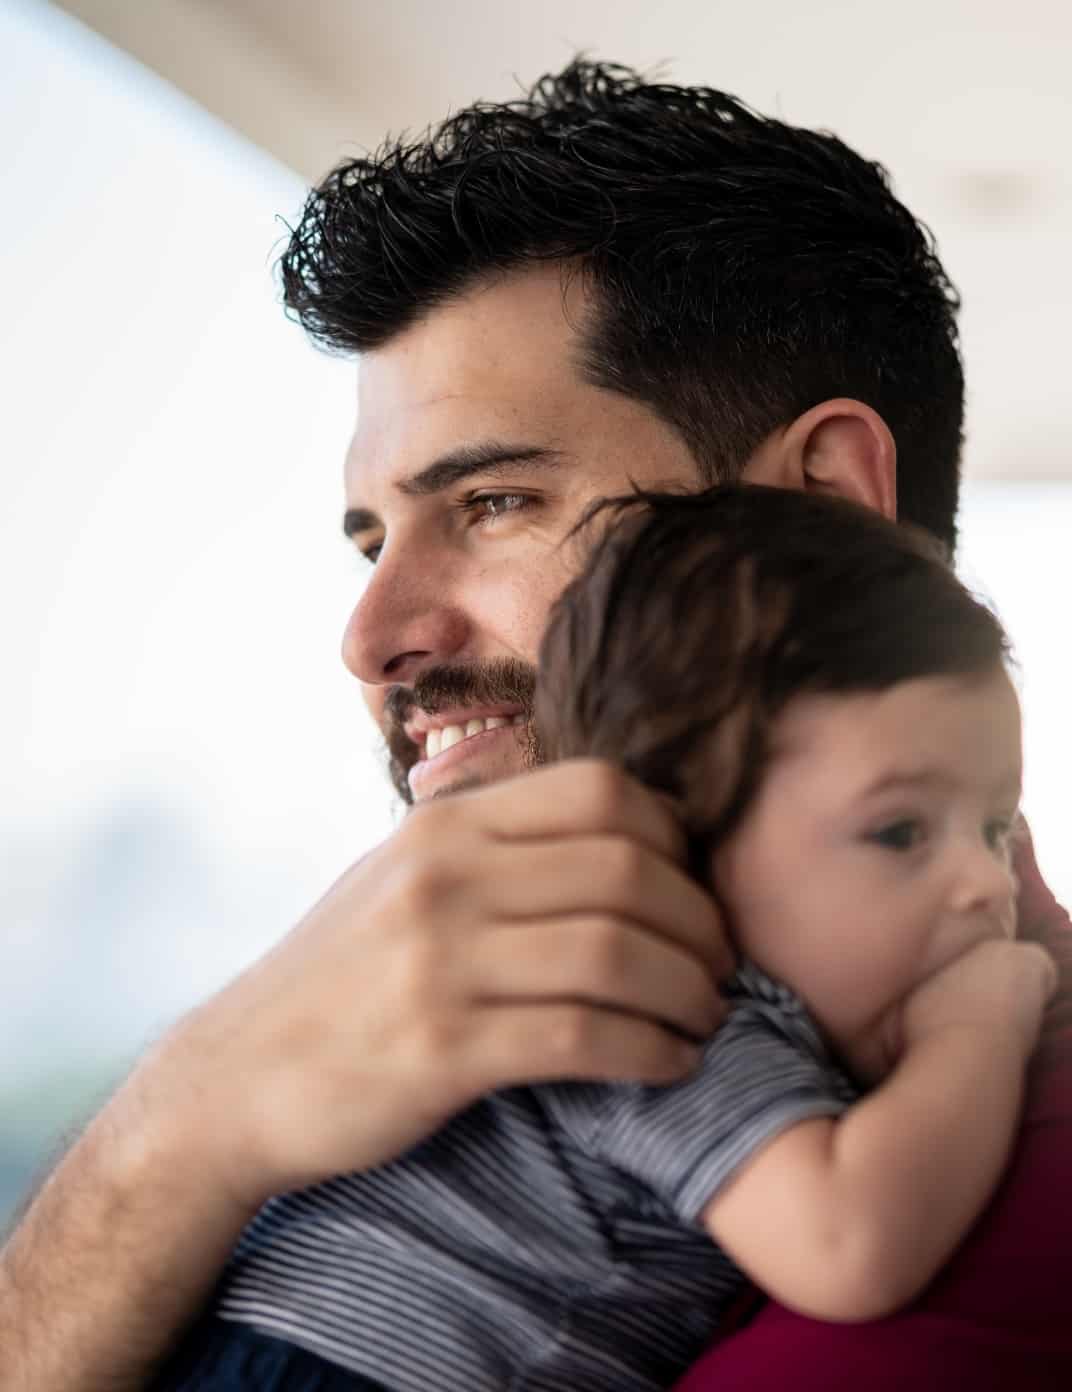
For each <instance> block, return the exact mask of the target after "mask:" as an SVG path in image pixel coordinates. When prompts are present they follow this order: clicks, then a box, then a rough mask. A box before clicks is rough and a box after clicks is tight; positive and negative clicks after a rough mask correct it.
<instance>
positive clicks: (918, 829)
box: [870, 817, 926, 851]
mask: <svg viewBox="0 0 1072 1392" xmlns="http://www.w3.org/2000/svg"><path fill="white" fill-rule="evenodd" d="M925 834H926V828H925V827H924V825H923V823H922V822H921V821H919V820H918V818H915V817H902V818H901V819H900V821H896V822H890V823H889V824H888V825H887V826H884V827H879V828H878V830H877V831H873V832H872V833H871V836H870V840H872V841H873V842H875V844H876V845H878V846H884V847H885V848H886V850H889V851H911V850H914V849H915V848H916V847H917V846H918V845H920V844H921V843H922V841H923V839H924V836H925Z"/></svg>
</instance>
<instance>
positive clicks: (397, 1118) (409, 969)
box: [0, 64, 1056, 1392]
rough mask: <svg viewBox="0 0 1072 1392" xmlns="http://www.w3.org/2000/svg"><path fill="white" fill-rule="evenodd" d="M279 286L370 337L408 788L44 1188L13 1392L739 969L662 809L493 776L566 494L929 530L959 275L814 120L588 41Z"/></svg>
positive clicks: (365, 347)
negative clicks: (304, 1208) (731, 499)
mask: <svg viewBox="0 0 1072 1392" xmlns="http://www.w3.org/2000/svg"><path fill="white" fill-rule="evenodd" d="M283 270H284V285H285V289H286V298H287V302H288V304H289V306H290V307H291V310H292V312H294V313H295V314H296V315H297V316H298V317H299V318H301V320H302V322H303V323H304V324H305V325H306V327H307V328H308V329H310V331H312V332H313V333H314V334H315V335H317V336H318V337H319V338H321V339H322V340H324V341H326V342H328V343H331V344H333V345H334V346H336V347H340V348H345V349H349V350H354V351H356V352H357V353H358V354H359V355H360V361H359V383H358V424H357V431H356V434H355V436H354V441H353V444H352V446H351V449H350V452H349V455H348V459H347V470H346V475H347V478H346V488H347V513H346V529H347V531H348V533H349V534H350V535H351V536H352V537H353V539H354V541H355V543H356V544H357V546H358V547H359V548H360V549H361V550H362V551H363V552H364V554H365V555H366V556H367V557H368V558H369V560H370V562H371V563H372V567H373V568H372V570H371V574H370V578H369V582H368V585H367V588H366V589H365V590H364V592H363V594H362V596H361V598H360V600H359V602H358V604H357V607H356V609H355V611H354V614H353V617H352V618H351V620H350V623H349V625H348V627H347V631H346V636H345V640H344V658H345V661H346V663H347V665H348V666H349V667H350V669H351V671H353V672H354V674H355V675H356V676H357V677H358V679H359V680H360V681H361V682H362V684H363V690H364V693H365V696H366V699H367V701H368V703H369V706H370V709H371V710H372V712H373V714H374V716H375V718H376V719H377V720H378V721H379V722H380V723H381V725H382V727H383V728H384V731H385V733H386V735H387V737H388V742H389V747H390V750H391V756H392V769H393V772H394V775H395V780H396V784H397V785H398V787H399V789H400V791H401V792H402V793H403V795H404V796H406V797H407V798H410V799H412V800H413V801H414V802H415V803H417V804H419V806H418V807H417V810H416V811H415V812H414V813H413V815H411V816H410V817H409V818H407V820H406V822H405V823H404V825H403V826H402V827H401V828H400V829H399V831H398V832H397V833H396V834H395V835H394V836H393V837H392V838H391V839H390V840H389V841H388V842H387V843H385V844H384V845H383V846H382V847H380V848H379V849H378V850H377V851H375V852H374V853H373V854H372V855H370V856H368V857H366V858H365V859H364V860H363V861H361V862H359V863H358V864H357V865H355V866H354V867H352V868H351V869H350V870H349V871H348V872H347V873H346V874H345V875H344V876H343V877H342V879H340V880H339V882H338V883H337V884H336V885H334V886H333V887H332V888H331V889H330V890H329V891H328V893H327V894H326V895H325V896H324V898H323V899H322V900H321V901H320V902H319V903H318V904H317V905H316V906H315V907H314V908H313V909H312V910H311V912H310V913H309V914H308V915H307V917H306V918H305V919H304V920H303V921H302V922H301V923H300V924H299V925H298V926H297V927H296V928H295V929H294V931H293V932H292V933H291V934H290V935H288V937H287V938H286V939H285V940H284V941H283V942H282V943H281V944H280V945H279V946H278V947H277V948H276V949H275V950H274V951H273V952H272V953H270V954H269V955H268V956H267V957H266V958H264V959H263V960H262V961H261V962H259V963H258V964H256V965H255V966H254V967H253V968H251V969H250V970H249V971H247V972H246V973H245V974H243V975H242V976H241V977H240V978H239V979H238V980H236V981H235V982H234V983H232V984H231V985H230V986H229V987H227V988H226V989H225V990H224V991H222V992H221V993H220V994H219V995H217V996H216V997H214V998H213V999H212V1000H210V1001H208V1002H207V1003H206V1004H204V1005H203V1006H201V1007H200V1008H199V1009H197V1010H195V1011H194V1012H192V1013H191V1014H190V1015H189V1016H188V1017H187V1018H186V1019H184V1020H183V1021H181V1022H180V1023H179V1024H178V1026H176V1028H175V1029H174V1030H173V1031H172V1032H171V1033H170V1035H169V1036H168V1037H166V1038H165V1039H164V1040H163V1041H162V1042H161V1043H160V1044H159V1045H158V1046H157V1047H156V1048H155V1049H154V1050H153V1051H152V1052H151V1053H150V1054H149V1056H148V1057H146V1059H145V1060H144V1061H143V1062H142V1064H141V1065H140V1066H139V1067H138V1068H137V1069H136V1070H135V1072H134V1073H133V1075H132V1076H131V1078H130V1079H129V1080H128V1082H127V1083H126V1085H125V1086H124V1087H123V1088H122V1089H121V1090H120V1091H119V1093H118V1094H117V1095H116V1097H115V1098H114V1099H113V1100H112V1102H111V1103H110V1104H109V1106H108V1107H106V1108H105V1110H104V1111H103V1112H102V1113H101V1115H100V1116H99V1117H98V1118H97V1120H96V1121H95V1122H94V1123H93V1124H92V1125H91V1126H90V1127H89V1128H88V1130H87V1131H86V1133H85V1135H84V1136H83V1137H82V1139H81V1140H80V1142H79V1143H78V1144H77V1145H76V1146H75V1147H74V1148H73V1149H72V1151H71V1152H70V1154H69V1155H68V1156H67V1157H66V1159H65V1160H64V1162H63V1163H62V1164H61V1165H60V1166H59V1167H58V1169H57V1170H56V1172H55V1174H54V1175H53V1176H52V1178H51V1179H50V1181H49V1182H48V1183H47V1184H46V1185H45V1186H44V1188H43V1189H42V1191H41V1193H40V1194H39V1195H38V1196H37V1198H36V1200H35V1202H34V1204H33V1205H32V1206H31V1208H30V1209H29V1211H28V1213H27V1214H26V1216H25V1218H24V1219H23V1222H22V1224H21V1226H20V1228H19V1229H18V1230H17V1231H16V1233H15V1235H14V1236H13V1238H12V1239H11V1241H10V1242H9V1244H8V1247H7V1249H6V1250H5V1254H4V1259H3V1266H2V1268H0V1270H2V1281H0V1349H2V1350H3V1359H4V1363H3V1365H2V1367H3V1369H4V1378H5V1381H3V1383H2V1384H0V1385H2V1386H3V1387H4V1389H5V1392H6V1389H8V1388H18V1389H20V1392H21V1389H23V1388H25V1389H30V1388H33V1389H34V1392H48V1390H49V1389H53V1388H56V1389H58V1388H61V1387H62V1388H63V1389H65V1392H72V1389H77V1388H87V1389H88V1388H92V1389H103V1388H119V1387H124V1388H132V1387H139V1386H144V1385H145V1384H146V1382H147V1380H148V1378H149V1376H150V1372H151V1369H152V1368H153V1367H154V1365H155V1364H156V1363H157V1362H158V1361H159V1359H160V1357H161V1356H162V1355H163V1354H164V1353H165V1352H166V1350H167V1349H168V1348H169V1347H170V1346H171V1345H172V1344H173V1343H174V1341H175V1340H176V1338H177V1336H178V1333H179V1331H180V1329H181V1327H182V1326H183V1324H184V1323H185V1322H186V1321H187V1320H188V1319H189V1318H190V1317H191V1316H192V1315H193V1314H194V1313H195V1312H196V1310H197V1309H198V1308H199V1306H200V1305H201V1304H202V1303H203V1301H204V1300H205V1298H206V1297H207V1296H208V1294H209V1292H210V1290H211V1288H212V1285H213V1282H214V1281H215V1279H216V1278H217V1276H218V1274H219V1272H220V1270H221V1268H222V1266H223V1264H224V1262H225V1260H226V1258H227V1255H228V1253H229V1251H230V1249H231V1247H232V1246H233V1244H234V1242H235V1240H236V1239H237V1237H238V1235H239V1233H240V1232H241V1230H242V1228H243V1227H244V1225H245V1224H246V1222H247V1221H248V1220H249V1219H250V1218H251V1217H252V1215H253V1214H254V1213H255V1212H256V1211H257V1209H258V1208H259V1207H260V1205H261V1204H262V1203H263V1202H264V1200H265V1199H266V1198H268V1196H270V1195H271V1194H273V1193H277V1192H279V1191H280V1190H283V1189H292V1188H296V1187H299V1186H301V1185H304V1184H308V1183H312V1182H314V1181H316V1180H319V1179H322V1178H325V1177H327V1176H330V1175H334V1174H337V1173H342V1172H345V1171H348V1170H360V1169H365V1168H368V1167H371V1166H374V1165H377V1164H381V1163H384V1162H385V1161H387V1160H389V1159H391V1158H393V1157H394V1156H396V1155H398V1154H399V1153H401V1152H402V1151H403V1150H405V1149H406V1148H407V1147H409V1146H410V1145H412V1144H414V1143H415V1142H417V1141H418V1140H420V1139H421V1138H423V1137H424V1136H426V1135H428V1134H429V1133H430V1132H431V1131H433V1130H434V1129H436V1128H437V1127H438V1126H439V1125H441V1124H442V1123H443V1122H444V1121H445V1120H446V1119H447V1118H448V1117H449V1116H451V1115H452V1114H454V1113H455V1112H456V1111H458V1110H459V1109H460V1108H462V1107H463V1106H465V1105H466V1104H468V1103H469V1102H471V1101H472V1100H473V1099H475V1098H476V1097H478V1096H480V1095H481V1094H483V1093H485V1092H487V1091H489V1090H492V1089H494V1088H498V1087H501V1086H504V1085H508V1084H512V1083H519V1082H536V1081H540V1080H544V1079H549V1078H562V1077H591V1078H606V1079H617V1078H631V1079H641V1080H645V1081H649V1082H653V1083H658V1082H663V1081H669V1080H671V1079H673V1078H677V1077H680V1076H682V1075H683V1074H684V1073H685V1072H687V1071H688V1069H689V1067H690V1066H691V1063H692V1061H693V1059H694V1058H695V1049H696V1045H695V1044H694V1043H692V1042H690V1041H692V1040H695V1039H697V1038H702V1037H703V1036H704V1035H706V1034H708V1033H710V1031H711V1030H713V1029H714V1028H715V1027H716V1026H717V1024H718V1022H719V1019H720V1016H721V1005H720V1000H719V996H718V992H717V984H718V981H719V979H720V978H721V977H723V976H724V975H725V974H726V973H727V972H728V970H729V968H730V965H731V960H732V959H731V953H730V951H729V949H728V946H727V944H726V943H725V941H724V938H723V935H722V932H721V928H720V925H719V921H718V916H717V911H716V909H715V908H714V906H713V905H712V904H711V903H710V902H709V901H708V900H707V899H706V898H705V897H704V896H703V895H702V894H701V893H700V892H699V890H698V889H697V888H696V887H695V886H694V885H693V884H692V882H691V881H690V880H689V879H688V877H687V875H686V874H685V872H684V869H683V867H682V865H681V859H682V846H681V842H680V839H679V834H678V832H677V830H676V828H675V826H674V823H673V821H672V818H671V816H670V813H669V812H668V810H667V809H666V808H665V807H664V806H663V805H662V804H661V803H660V802H659V801H658V800H656V799H655V798H653V797H652V796H650V795H649V794H647V793H646V792H645V791H644V790H642V789H640V788H639V787H637V786H636V785H634V784H632V783H630V782H629V781H628V780H626V779H625V778H624V777H621V776H618V775H617V774H615V773H614V772H613V771H612V770H610V769H609V768H606V767H603V766H601V765H598V764H581V765H572V766H562V767H557V768H555V767H552V768H546V769H540V770H538V771H537V772H535V773H528V774H525V776H524V777H519V778H515V777H513V775H517V774H521V773H523V772H524V771H525V770H526V769H528V768H529V767H530V766H531V765H532V764H534V763H536V762H538V759H539V750H538V738H537V732H535V731H533V730H532V729H531V728H530V724H529V720H528V716H529V702H530V697H531V691H532V664H533V662H534V659H535V653H536V648H537V643H538V640H539V637H540V633H541V629H542V625H543V622H544V618H545V615H546V612H547V608H548V605H549V603H550V601H551V600H552V598H553V597H554V596H555V594H556V593H557V591H558V589H559V588H560V586H561V584H562V583H563V580H564V579H565V577H566V575H567V574H568V562H567V557H568V554H569V553H568V548H563V547H561V545H560V543H561V542H562V541H563V539H564V538H565V537H566V536H567V534H568V533H569V531H570V529H571V527H572V526H573V524H574V523H575V522H576V521H577V520H578V517H579V516H580V515H581V514H582V512H583V510H584V508H585V507H586V506H587V504H588V503H590V502H591V501H592V500H593V499H595V498H597V497H600V496H603V495H606V494H608V493H618V492H621V491H623V489H625V488H627V487H628V486H629V484H630V483H631V482H635V483H637V484H640V485H644V486H655V485H661V486H680V487H692V486H696V485H697V484H699V483H701V482H707V481H709V480H711V479H713V478H720V477H728V478H731V477H737V476H743V477H745V478H748V479H751V480H754V481H759V482H766V483H770V484H776V485H779V486H783V487H791V488H808V489H816V490H819V491H823V492H833V493H837V494H840V495H842V496H845V497H849V498H853V499H855V500H857V501H858V502H861V503H864V504H866V505H868V506H871V507H874V508H876V509H877V510H879V511H881V512H882V513H884V514H885V515H887V516H894V515H896V514H899V515H900V516H902V517H905V518H908V519H910V520H913V521H915V522H918V523H920V524H922V525H925V526H927V527H929V528H930V529H931V531H933V532H934V533H935V534H936V535H938V536H939V537H940V538H942V540H943V541H945V542H946V543H947V544H950V545H951V544H952V542H953V540H954V535H955V529H954V515H955V509H956V496H957V479H958V452H959V440H960V428H961V413H962V379H961V371H960V365H959V361H958V356H957V350H956V329H955V310H956V300H955V296H954V294H953V292H952V290H951V287H950V286H949V284H948V281H947V280H946V278H945V276H944V274H943V272H942V269H941V267H940V265H939V263H938V262H937V260H936V259H935V256H934V254H933V250H932V248H931V246H930V244H929V242H928V240H927V239H926V237H925V236H924V235H923V233H922V232H921V230H920V228H919V227H918V225H917V224H916V223H915V221H914V220H913V219H912V218H911V216H910V215H909V214H908V213H907V211H906V210H905V209H904V208H903V207H902V206H901V205H900V204H899V203H897V202H896V200H895V199H893V197H892V195H891V194H890V193H889V191H888V189H887V187H886V185H885V182H884V178H883V175H882V172H881V171H880V170H879V169H878V168H877V167H876V166H873V165H870V164H868V163H866V162H865V161H863V160H862V159H860V158H859V157H858V156H856V155H855V154H853V153H852V152H851V151H849V150H847V149H846V148H845V147H844V146H843V145H841V144H840V142H838V141H837V140H835V139H834V138H833V137H829V136H820V135H817V134H814V133H812V132H807V131H799V130H794V129H792V128H789V127H786V126H784V125H781V124H780V123H778V122H774V121H766V120H764V119H762V118H760V117H757V116H755V115H753V114H752V113H751V112H749V111H747V110H746V109H745V108H743V107H741V106H740V105H738V104H737V103H736V102H734V101H733V100H732V99H731V98H727V97H724V96H722V95H720V94H718V93H714V92H710V91H706V90H699V89H680V88H674V87H649V86H646V85H644V84H643V83H642V82H641V81H640V80H639V79H637V78H635V77H634V76H633V75H632V74H629V73H627V72H625V71H623V70H620V69H613V68H607V67H601V66H596V65H589V64H575V65H572V66H571V67H570V68H568V69H567V70H566V71H565V72H564V73H562V74H561V75H559V76H558V77H556V78H548V79H545V80H544V81H543V82H542V83H540V84H538V85H537V87H536V88H535V89H534V91H533V94H532V96H531V99H530V100H529V101H527V102H521V103H517V104H514V105H513V106H511V107H478V108H474V109H473V110H472V111H468V112H463V113H461V114H459V115H458V116H456V117H455V118H454V119H453V120H452V121H451V122H449V123H447V125H446V126H445V127H444V128H443V129H442V130H441V131H440V132H439V133H438V135H437V136H436V137H435V139H434V140H433V141H432V142H430V143H427V144H425V143H423V142H422V143H420V144H418V145H417V146H415V147H414V148H412V149H398V150H388V151H386V152H385V153H384V155H383V157H382V158H380V159H377V160H374V161H371V162H365V161H356V162H353V163H352V164H350V165H349V166H347V167H345V168H343V169H342V170H340V171H337V172H336V173H335V174H334V175H333V176H330V177H329V178H328V179H327V180H326V181H325V183H324V184H323V185H322V186H321V188H320V190H318V191H317V192H316V193H314V195H313V196H312V197H311V199H310V202H309V205H308V207H307V210H306V214H305V217H304V218H303V220H302V223H301V225H300V226H299V228H298V230H297V232H296V233H295V235H294V237H293V239H292V242H291V245H290V248H289V249H288V251H287V253H286V255H285V257H284V261H283ZM446 793H462V794H463V795H461V796H456V797H450V798H447V799H446V800H443V798H442V795H443V794H446ZM1022 873H1026V871H1022ZM1047 902H1048V901H1047ZM1025 926H1026V927H1027V929H1028V930H1034V929H1035V928H1036V927H1037V925H1036V924H1035V923H1032V924H1028V925H1025ZM1054 941H1056V939H1054Z"/></svg>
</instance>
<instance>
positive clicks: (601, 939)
mask: <svg viewBox="0 0 1072 1392" xmlns="http://www.w3.org/2000/svg"><path fill="white" fill-rule="evenodd" d="M582 941H583V946H582V948H581V956H582V971H583V973H584V975H585V976H586V977H587V978H589V979H591V980H593V981H596V982H601V983H611V982H616V981H619V980H620V979H621V978H622V976H624V974H625V972H626V969H627V965H628V942H627V939H626V934H625V929H624V927H623V925H622V924H621V923H620V922H619V921H618V920H617V919H615V918H612V917H609V916H608V917H605V918H596V919H593V920H592V922H591V923H590V924H589V926H588V931H587V932H586V933H585V934H583V935H582Z"/></svg>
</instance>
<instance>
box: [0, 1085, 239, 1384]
mask: <svg viewBox="0 0 1072 1392" xmlns="http://www.w3.org/2000/svg"><path fill="white" fill-rule="evenodd" d="M157 1100H158V1101H159V1102H160V1103H162V1104H164V1105H166V1099H164V1098H159V1099H157ZM150 1112H151V1109H150V1107H149V1106H148V1105H147V1101H146V1097H145V1087H144V1083H143V1081H142V1079H141V1078H140V1076H139V1075H137V1074H136V1075H135V1076H134V1077H133V1078H132V1079H131V1080H130V1081H128V1083H127V1084H126V1085H125V1086H124V1087H123V1088H122V1089H121V1090H120V1091H119V1093H118V1094H117V1095H116V1097H115V1098H114V1099H113V1100H112V1102H111V1103H110V1104H109V1106H108V1107H106V1108H105V1110H104V1111H103V1112H102V1113H101V1114H100V1116H98V1117H97V1118H96V1120H95V1121H94V1122H93V1123H92V1124H91V1125H90V1126H89V1127H88V1128H87V1130H86V1132H85V1133H84V1135H83V1136H82V1137H81V1138H80V1140H79V1141H78V1142H77V1144H76V1145H75V1146H73V1147H72V1149H71V1150H70V1151H69V1152H68V1154H67V1155H66V1156H65V1158H64V1159H63V1161H62V1162H61V1163H60V1164H59V1165H58V1166H57V1168H56V1170H55V1171H54V1173H53V1174H52V1175H51V1177H50V1178H49V1179H48V1181H47V1182H46V1183H45V1184H44V1186H43V1187H42V1189H41V1191H40V1193H39V1194H38V1195H37V1197H36V1199H35V1200H34V1202H33V1203H32V1204H31V1205H30V1207H29V1209H28V1210H27V1212H26V1214H25V1216H24V1218H23V1219H22V1222H21V1223H20V1224H19V1225H18V1227H17V1228H16V1230H15V1232H14V1233H13V1234H12V1236H11V1238H10V1239H9V1241H8V1243H7V1244H6V1245H5V1247H4V1249H3V1252H2V1253H0V1392H61V1389H62V1392H126V1390H127V1389H135V1388H141V1387H144V1386H145V1385H146V1383H147V1381H148V1379H149V1378H150V1376H151V1374H152V1371H153V1369H154V1368H155V1367H156V1366H157V1365H158V1364H159V1363H160V1361H161V1360H162V1358H163V1356H164V1355H165V1354H166V1353H167V1351H168V1350H169V1348H170V1347H171V1346H172V1344H173V1343H174V1342H175V1340H176V1339H177V1337H178V1335H179V1333H180V1331H181V1330H182V1328H183V1326H184V1325H185V1324H186V1323H187V1322H188V1320H189V1319H190V1318H191V1317H192V1316H193V1315H194V1314H196V1312H197V1310H198V1308H199V1306H200V1305H201V1303H202V1302H203V1300H204V1299H205V1297H206V1296H207V1295H208V1293H209V1292H210V1291H211V1289H212V1286H213V1284H214V1282H215V1280H216V1278H217V1277H218V1276H219V1273H220V1271H221V1269H222V1267H223V1265H224V1263H225V1261H226V1259H227V1256H228V1253H229V1252H230V1250H231V1248H232V1247H233V1245H234V1242H235V1239H236V1238H237V1236H238V1234H239V1233H240V1231H241V1229H242V1227H243V1225H244V1223H245V1222H246V1221H247V1220H248V1218H249V1217H250V1216H251V1214H250V1212H249V1211H247V1210H245V1209H244V1208H243V1206H242V1205H241V1204H240V1203H238V1202H236V1200H235V1198H234V1197H233V1196H232V1195H230V1194H227V1193H225V1192H221V1190H220V1186H219V1184H218V1183H214V1181H213V1178H212V1177H211V1176H210V1175H208V1174H206V1173H205V1172H204V1167H201V1166H199V1165H198V1164H197V1161H196V1154H195V1149H194V1148H193V1147H190V1146H186V1145H184V1144H183V1143H182V1136H181V1134H180V1133H179V1132H178V1131H177V1130H175V1129H172V1128H169V1126H168V1125H161V1124H159V1121H158V1119H157V1118H155V1117H153V1116H152V1115H151V1114H150ZM199 1170H200V1172H198V1171H199Z"/></svg>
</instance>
